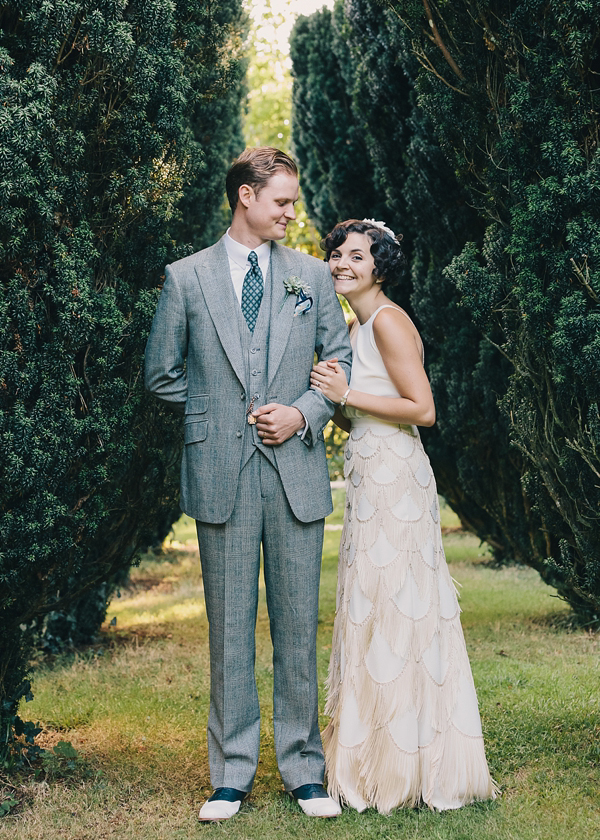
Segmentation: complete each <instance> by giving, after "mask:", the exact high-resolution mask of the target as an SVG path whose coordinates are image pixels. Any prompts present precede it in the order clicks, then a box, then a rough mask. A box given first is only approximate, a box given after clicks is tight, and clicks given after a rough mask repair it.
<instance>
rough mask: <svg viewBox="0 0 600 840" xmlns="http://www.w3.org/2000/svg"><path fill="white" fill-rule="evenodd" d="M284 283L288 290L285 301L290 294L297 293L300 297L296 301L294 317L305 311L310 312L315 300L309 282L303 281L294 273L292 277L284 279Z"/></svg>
mask: <svg viewBox="0 0 600 840" xmlns="http://www.w3.org/2000/svg"><path fill="white" fill-rule="evenodd" d="M283 285H284V287H285V291H286V296H285V299H284V301H283V302H284V303H285V301H286V300H287V296H288V295H296V297H297V298H298V300H297V302H296V309H295V310H294V318H295V317H296V315H301V314H302V313H304V312H308V310H309V309H310V308H311V306H312V304H313V300H312V298H311V296H310V286H309V285H308V283H303V282H302V280H301V279H300V278H299V277H296V275H295V274H292V276H291V277H288V278H287V279H286V280H284V281H283ZM282 308H283V305H282Z"/></svg>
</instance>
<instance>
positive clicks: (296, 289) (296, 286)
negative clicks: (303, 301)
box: [283, 274, 310, 299]
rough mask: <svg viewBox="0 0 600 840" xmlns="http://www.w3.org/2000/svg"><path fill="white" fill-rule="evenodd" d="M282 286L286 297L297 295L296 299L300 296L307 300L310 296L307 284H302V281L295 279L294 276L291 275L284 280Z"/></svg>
mask: <svg viewBox="0 0 600 840" xmlns="http://www.w3.org/2000/svg"><path fill="white" fill-rule="evenodd" d="M283 285H284V286H285V290H286V292H287V293H288V295H298V297H300V296H301V295H302V297H304V298H307V297H308V296H309V295H310V286H309V285H308V283H303V282H302V280H301V279H300V278H299V277H296V275H295V274H292V276H291V277H288V278H287V280H284V281H283ZM286 299H287V296H286Z"/></svg>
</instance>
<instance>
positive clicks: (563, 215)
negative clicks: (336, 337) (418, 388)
mask: <svg viewBox="0 0 600 840" xmlns="http://www.w3.org/2000/svg"><path fill="white" fill-rule="evenodd" d="M429 17H431V22H430V20H429ZM599 17H600V8H599V7H598V4H596V3H594V2H591V0H589V2H588V0H581V1H580V2H577V3H572V4H565V3H562V2H558V0H556V2H553V1H552V0H551V1H550V2H545V3H542V2H532V0H522V2H517V3H509V2H506V0H498V2H487V3H483V2H470V0H459V2H457V3H454V2H453V3H449V2H443V3H438V4H436V5H433V4H430V3H427V2H422V0H404V2H402V1H399V0H389V2H382V3H376V2H373V1H372V0H346V2H345V3H343V4H342V3H339V4H338V8H337V11H336V14H335V15H334V29H335V28H336V27H337V31H338V32H341V31H344V32H345V33H346V39H345V48H346V49H345V52H344V53H341V52H338V53H337V59H338V61H339V62H341V61H344V62H345V66H346V70H345V73H344V79H345V89H346V94H347V95H348V96H349V97H351V98H352V118H353V124H354V126H355V128H356V130H357V131H358V133H359V134H360V136H361V137H362V138H363V140H364V142H365V143H366V145H367V148H368V152H369V157H370V159H371V161H372V165H373V175H372V178H373V179H374V182H375V184H376V186H377V187H378V189H379V190H380V191H381V192H382V193H385V195H386V199H387V203H388V208H389V210H388V211H386V216H385V217H384V218H386V220H387V221H388V222H390V223H391V224H392V226H393V227H395V228H397V229H399V230H401V231H408V233H409V236H408V239H409V249H408V250H409V258H410V262H411V282H412V287H413V289H412V294H411V296H410V297H411V302H412V306H413V309H414V312H415V314H416V316H417V319H418V321H419V325H420V327H421V330H422V332H423V335H424V337H425V339H426V342H427V360H428V369H429V374H430V377H431V380H432V384H433V387H434V392H435V397H436V403H437V405H438V414H439V420H438V424H437V428H436V429H435V430H434V431H433V433H429V434H426V435H425V437H426V438H427V447H428V451H429V452H430V455H431V457H432V461H433V463H434V469H435V471H436V475H437V477H438V483H439V485H440V489H441V491H442V492H443V493H444V495H445V496H446V497H447V498H448V500H449V501H450V503H451V504H452V506H453V507H454V508H455V509H456V510H457V512H458V513H459V515H460V517H461V519H462V520H463V522H465V524H467V525H468V526H469V527H470V528H471V529H472V530H473V531H474V532H475V533H477V534H478V535H479V536H480V537H482V539H486V540H487V541H488V542H490V544H491V545H492V546H493V548H494V552H495V554H496V557H497V559H498V560H499V561H504V560H506V559H510V558H514V559H517V560H520V561H521V562H525V563H528V564H530V565H532V566H534V567H535V568H536V569H538V570H539V571H540V573H541V574H542V576H543V577H544V579H545V580H546V581H548V582H549V583H551V584H552V585H554V586H555V587H557V589H558V591H559V593H560V594H561V595H562V596H563V597H564V598H566V600H568V601H569V603H570V604H571V605H572V606H573V607H574V608H575V609H576V610H577V611H578V612H579V613H580V614H582V615H583V616H585V617H586V618H587V620H589V621H597V620H598V616H599V615H600V613H599V610H600V559H599V558H600V543H599V537H598V534H599V533H600V532H599V529H598V524H599V521H598V520H599V518H600V484H599V482H598V478H599V476H600V460H599V458H598V444H599V442H600V437H599V435H600V422H599V415H598V388H599V386H598V382H599V381H600V380H599V376H598V373H599V368H600V311H599V308H598V295H599V293H600V286H599V283H600V281H599V279H598V276H599V275H598V257H599V249H598V244H599V242H598V236H599V233H598V230H599V226H598V215H599V212H598V211H599V206H598V201H599V198H598V196H599V192H598V150H597V141H598V117H597V114H598V105H599V103H598V97H599V95H600V94H599V92H598V87H597V85H596V82H595V80H596V78H597V73H598V70H599V69H600V62H599V57H598V43H599V42H598V32H599V31H600V30H599V28H598V23H600V20H599ZM338 21H339V22H338ZM303 26H304V28H305V30H306V29H308V25H307V24H306V23H304V24H303ZM331 43H332V45H333V47H334V50H335V48H336V44H337V43H339V42H338V41H337V40H336V38H335V36H333V37H332V38H331ZM307 49H308V47H306V46H305V51H306V50H307ZM314 49H316V46H315V47H314ZM295 72H297V70H296V65H295ZM298 84H299V83H298ZM411 90H412V92H411ZM313 117H314V114H312V113H310V114H309V115H308V117H306V118H305V115H303V114H301V113H299V112H297V113H296V120H297V123H296V125H295V126H294V134H295V136H296V134H297V135H298V136H299V137H302V136H303V135H304V134H306V133H312V134H313V135H314V134H318V133H319V131H320V126H319V122H318V121H315V120H314V119H312V121H311V118H313ZM328 166H329V163H328V162H327V161H326V162H325V164H324V167H323V168H324V169H325V170H327V167H328ZM363 169H364V167H363ZM355 171H356V173H357V177H356V178H355V180H354V182H353V183H354V187H355V190H356V192H357V194H359V195H361V194H364V195H365V196H369V195H370V194H371V190H372V183H373V181H370V182H369V183H368V184H367V185H366V186H363V184H362V182H361V180H360V171H361V170H360V169H358V168H356V170H355ZM344 188H345V187H344ZM329 192H330V194H333V195H335V193H336V190H335V185H334V184H333V185H330V187H329ZM344 209H345V208H343V207H340V208H339V210H340V211H342V212H340V215H343V210H344ZM364 215H371V213H370V212H369V209H368V208H365V213H364ZM400 302H402V303H403V304H405V303H406V298H405V297H402V296H401V297H400Z"/></svg>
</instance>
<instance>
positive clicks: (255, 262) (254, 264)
mask: <svg viewBox="0 0 600 840" xmlns="http://www.w3.org/2000/svg"><path fill="white" fill-rule="evenodd" d="M248 262H249V263H250V265H251V266H252V268H257V266H258V257H257V256H256V251H250V253H249V254H248Z"/></svg>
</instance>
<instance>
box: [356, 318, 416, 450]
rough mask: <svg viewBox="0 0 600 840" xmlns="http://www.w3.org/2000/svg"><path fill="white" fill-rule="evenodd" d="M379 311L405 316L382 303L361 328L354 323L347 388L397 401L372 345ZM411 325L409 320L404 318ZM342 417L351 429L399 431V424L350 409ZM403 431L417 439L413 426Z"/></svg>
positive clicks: (378, 354)
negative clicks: (359, 427) (390, 311)
mask: <svg viewBox="0 0 600 840" xmlns="http://www.w3.org/2000/svg"><path fill="white" fill-rule="evenodd" d="M382 309H397V310H398V311H400V312H402V314H403V315H406V312H404V310H403V309H400V308H399V307H397V306H393V305H392V304H389V303H384V304H383V306H380V307H379V308H378V309H376V310H375V312H373V314H372V315H371V317H370V318H369V320H368V321H365V323H364V324H359V323H358V322H356V323H355V324H354V326H353V327H352V330H351V332H350V343H351V344H352V373H351V375H350V388H352V390H354V391H362V392H363V393H366V394H375V395H376V396H378V397H400V396H402V395H401V394H400V393H398V389H397V388H396V386H395V385H394V383H393V382H392V380H391V378H390V375H389V373H388V372H387V369H386V366H385V363H384V361H383V358H382V357H381V353H380V352H379V348H378V347H377V344H376V342H375V336H374V335H373V324H374V322H375V318H376V317H377V315H378V314H379V313H380V312H381V310H382ZM406 317H407V318H408V320H409V321H410V322H411V324H412V320H411V319H410V318H409V316H408V315H406ZM343 413H344V416H345V417H347V418H348V419H349V420H351V421H352V425H353V426H354V427H355V426H357V425H361V426H362V425H369V426H373V425H374V424H376V425H377V426H381V429H382V431H383V430H384V429H385V428H386V427H387V428H388V429H390V430H394V429H398V427H399V424H398V423H390V422H388V421H386V420H381V419H379V418H377V417H373V416H372V415H370V414H366V413H365V412H364V411H360V410H359V409H357V408H352V407H351V406H345V407H344V410H343ZM402 428H404V429H405V430H407V431H408V430H411V431H412V434H414V435H416V434H417V430H416V427H415V426H410V425H405V426H402Z"/></svg>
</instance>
